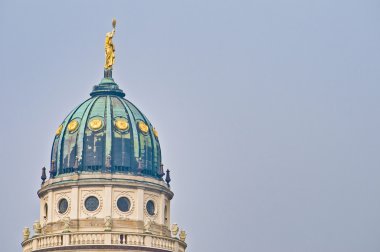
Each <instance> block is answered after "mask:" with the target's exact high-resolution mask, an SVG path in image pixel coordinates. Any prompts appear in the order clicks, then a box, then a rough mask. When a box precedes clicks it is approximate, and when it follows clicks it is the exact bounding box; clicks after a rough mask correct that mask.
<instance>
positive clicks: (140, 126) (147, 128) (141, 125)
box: [138, 121, 149, 134]
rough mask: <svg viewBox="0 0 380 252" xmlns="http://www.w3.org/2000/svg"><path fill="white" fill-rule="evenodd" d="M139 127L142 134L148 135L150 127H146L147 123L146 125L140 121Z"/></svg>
mask: <svg viewBox="0 0 380 252" xmlns="http://www.w3.org/2000/svg"><path fill="white" fill-rule="evenodd" d="M138 126H139V129H140V131H141V132H142V133H144V134H146V133H148V131H149V127H148V125H146V123H144V122H143V121H139V122H138Z"/></svg>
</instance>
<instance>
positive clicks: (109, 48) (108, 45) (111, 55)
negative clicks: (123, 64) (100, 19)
mask: <svg viewBox="0 0 380 252" xmlns="http://www.w3.org/2000/svg"><path fill="white" fill-rule="evenodd" d="M112 27H113V29H112V32H107V34H106V41H105V42H104V49H105V52H106V62H105V64H104V69H107V70H108V69H112V66H113V64H114V63H115V46H114V45H113V43H112V38H113V36H114V35H115V27H116V19H113V20H112Z"/></svg>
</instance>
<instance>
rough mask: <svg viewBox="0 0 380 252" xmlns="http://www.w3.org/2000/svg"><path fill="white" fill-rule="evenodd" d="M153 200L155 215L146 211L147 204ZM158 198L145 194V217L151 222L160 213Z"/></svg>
mask: <svg viewBox="0 0 380 252" xmlns="http://www.w3.org/2000/svg"><path fill="white" fill-rule="evenodd" d="M149 200H151V201H153V203H154V215H150V214H149V213H148V210H147V209H146V204H147V203H148V201H149ZM158 202H159V201H158V196H157V195H154V194H145V195H144V215H145V216H146V217H148V218H149V219H150V220H155V219H156V218H157V216H158V213H159V204H158Z"/></svg>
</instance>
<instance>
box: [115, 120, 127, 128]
mask: <svg viewBox="0 0 380 252" xmlns="http://www.w3.org/2000/svg"><path fill="white" fill-rule="evenodd" d="M115 127H116V129H118V130H120V131H127V130H128V129H129V124H128V122H127V120H126V119H125V118H117V119H116V120H115Z"/></svg>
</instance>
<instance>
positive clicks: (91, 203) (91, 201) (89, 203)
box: [84, 196, 99, 212]
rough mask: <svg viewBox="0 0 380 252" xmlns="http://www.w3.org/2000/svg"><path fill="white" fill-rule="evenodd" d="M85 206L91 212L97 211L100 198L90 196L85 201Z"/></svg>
mask: <svg viewBox="0 0 380 252" xmlns="http://www.w3.org/2000/svg"><path fill="white" fill-rule="evenodd" d="M84 206H85V207H86V209H87V210H88V211H90V212H93V211H95V210H96V209H98V207H99V200H98V198H96V197H95V196H90V197H88V198H87V199H86V200H85V201H84Z"/></svg>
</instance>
